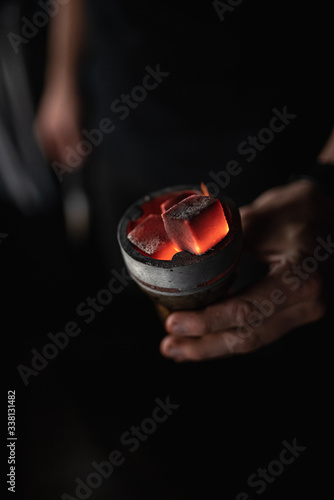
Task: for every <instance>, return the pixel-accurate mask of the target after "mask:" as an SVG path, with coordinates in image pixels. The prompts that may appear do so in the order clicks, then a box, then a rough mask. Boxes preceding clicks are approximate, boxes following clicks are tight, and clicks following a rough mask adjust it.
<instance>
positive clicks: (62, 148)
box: [35, 82, 83, 170]
mask: <svg viewBox="0 0 334 500" xmlns="http://www.w3.org/2000/svg"><path fill="white" fill-rule="evenodd" d="M80 117H81V103H80V99H79V97H78V92H77V91H76V88H75V86H71V85H68V84H66V83H65V82H63V83H59V84H57V85H56V84H54V85H50V86H49V87H48V88H46V90H45V92H44V94H43V96H42V98H41V102H40V104H39V107H38V111H37V115H36V119H35V135H36V139H37V141H38V143H39V145H40V147H41V149H42V151H43V152H44V154H45V156H46V158H47V160H48V161H49V162H53V161H57V162H60V163H62V164H63V165H65V166H67V167H69V170H70V169H72V168H75V169H78V168H80V167H81V166H82V164H83V161H82V159H83V157H82V156H81V157H80V155H75V161H73V159H72V158H73V155H71V151H73V149H74V150H75V149H76V146H77V145H78V143H79V141H80V140H82V136H81V131H80Z"/></svg>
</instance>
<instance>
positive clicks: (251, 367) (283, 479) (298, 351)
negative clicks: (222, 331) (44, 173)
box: [0, 2, 332, 500]
mask: <svg viewBox="0 0 334 500" xmlns="http://www.w3.org/2000/svg"><path fill="white" fill-rule="evenodd" d="M34 8H36V6H35V5H34V2H31V4H29V3H27V4H26V6H25V9H26V11H27V15H29V12H33V10H34ZM45 35H46V30H40V33H39V35H38V36H37V37H35V38H34V39H33V40H31V42H30V43H29V44H28V45H27V50H26V57H27V68H28V72H29V75H30V80H31V85H32V89H33V95H34V99H35V103H36V104H37V102H38V99H39V95H40V92H41V89H42V81H43V69H44V67H43V60H44V55H45V52H44V46H45ZM0 223H1V226H0V232H2V233H6V234H8V236H7V238H6V239H4V240H2V242H1V244H0V265H1V271H0V276H1V291H2V295H3V298H2V301H1V303H2V314H1V330H2V339H3V346H2V357H3V359H4V363H3V366H4V375H5V380H6V384H5V387H4V389H3V399H5V398H6V391H7V390H13V389H15V391H16V404H17V422H16V424H17V437H18V441H17V447H16V453H17V468H16V470H17V493H16V498H20V499H21V498H22V499H23V498H25V499H26V498H29V499H30V498H31V499H36V500H39V499H48V500H49V499H50V500H53V499H59V498H61V495H62V494H63V493H68V494H70V495H73V496H74V497H75V492H74V491H75V478H76V477H80V478H81V479H82V480H84V481H85V479H86V477H87V475H88V474H90V473H91V472H92V471H93V469H92V467H91V463H92V462H93V461H96V462H100V461H102V460H106V459H107V457H108V455H109V453H110V452H111V451H112V450H114V449H120V450H121V451H122V452H123V453H124V456H125V457H126V461H125V463H124V464H123V465H122V466H120V467H119V468H116V469H115V470H114V472H113V474H112V476H111V477H110V478H109V479H106V480H104V481H103V484H102V486H101V487H100V488H98V489H96V490H94V491H93V493H92V494H91V497H90V498H92V499H94V498H96V499H103V500H104V499H113V498H115V499H119V500H123V499H124V500H128V499H131V500H132V499H134V500H142V499H143V500H151V499H152V500H172V499H173V500H178V499H180V500H181V499H182V500H184V499H189V500H190V499H194V498H210V499H216V498H217V499H223V498H224V499H225V498H226V499H233V500H234V499H235V498H236V497H237V495H238V493H240V492H242V491H245V492H248V493H249V496H250V498H252V499H254V498H257V497H258V496H259V497H261V498H264V499H282V498H293V499H295V498H303V497H304V496H306V494H308V495H309V496H313V498H325V497H326V496H327V494H328V493H330V492H331V486H330V473H329V471H328V458H327V454H328V451H329V449H330V444H329V443H330V441H329V439H330V431H331V425H330V424H331V412H330V403H329V401H330V389H331V384H330V376H331V350H330V348H329V342H330V340H329V337H330V335H331V331H332V320H331V316H332V314H331V311H330V310H329V313H328V315H327V317H326V318H324V319H323V320H321V321H319V322H317V323H316V324H313V325H310V326H308V327H303V328H302V329H300V330H298V331H294V332H292V333H291V334H289V335H288V336H286V337H285V338H283V339H281V340H280V341H279V342H277V343H275V344H274V345H272V346H269V347H266V348H263V349H261V350H260V351H258V352H256V353H253V354H250V355H245V356H240V357H234V358H231V359H225V360H215V361H210V362H202V363H194V364H193V363H187V364H175V363H174V362H172V361H168V360H166V359H164V358H162V357H161V355H160V353H159V342H160V340H161V339H162V338H163V336H164V330H163V328H162V326H161V324H160V322H159V320H158V318H157V317H156V315H155V311H154V309H153V306H152V304H151V302H150V301H149V300H148V299H147V297H146V296H144V295H143V294H141V293H139V292H138V290H137V288H136V287H135V286H134V285H133V284H130V285H129V286H127V287H126V289H125V290H124V291H123V292H122V293H121V294H120V295H118V296H114V298H113V301H112V302H111V304H110V305H109V306H106V308H105V310H104V311H103V312H101V313H97V314H96V318H95V320H94V321H93V322H92V323H91V324H89V325H88V324H85V322H84V321H83V318H79V317H78V316H77V314H76V308H77V306H78V304H80V303H81V302H82V301H84V300H85V299H86V297H87V296H91V297H95V296H96V294H97V292H98V291H99V290H100V289H101V288H104V287H105V286H106V284H107V282H108V281H109V279H110V272H109V271H108V270H106V269H105V267H104V266H103V264H102V262H101V259H100V255H99V250H98V248H97V247H96V244H95V240H94V239H88V240H86V241H85V243H84V244H81V245H79V246H73V245H70V244H69V242H68V240H67V238H66V233H65V230H64V219H63V210H62V204H61V193H59V204H58V205H57V206H56V207H55V208H54V210H53V211H50V212H46V213H43V214H42V215H39V216H36V217H33V218H29V219H28V218H25V217H23V216H22V215H20V214H19V213H18V212H17V211H16V210H15V209H14V208H13V207H8V206H6V207H2V210H1V214H0ZM243 272H244V276H245V278H246V276H247V273H248V272H249V269H248V268H247V261H245V267H244V270H243ZM72 320H73V321H77V322H78V324H79V326H80V327H81V328H82V331H81V333H80V335H78V336H77V337H75V338H73V339H70V342H69V345H68V346H67V347H66V349H64V350H63V351H59V354H58V356H57V357H56V358H55V359H54V360H51V361H49V363H48V366H47V367H46V368H45V369H44V370H42V371H41V372H40V373H39V374H38V375H37V376H31V377H29V384H28V386H25V385H24V384H23V381H22V379H21V377H20V376H19V374H18V371H17V366H18V365H19V364H24V365H26V366H30V362H31V357H32V354H31V352H30V351H31V349H33V348H35V349H37V351H39V352H40V350H41V349H42V348H43V346H44V345H45V344H46V343H49V340H48V337H47V334H48V333H49V332H53V333H54V334H55V333H57V332H59V331H63V329H64V325H65V324H66V323H67V322H68V321H72ZM167 396H169V397H170V400H171V402H173V403H177V404H179V405H180V406H179V408H178V409H177V410H176V411H175V413H174V414H173V415H172V416H171V417H170V418H168V420H167V421H166V422H165V423H162V424H160V425H159V427H158V429H157V431H156V432H155V433H154V434H152V435H151V436H149V438H148V440H147V441H146V442H144V443H142V444H141V445H140V447H139V448H138V450H137V451H135V452H133V453H130V452H129V451H128V450H126V449H125V448H124V446H122V445H121V444H120V436H121V435H122V433H123V432H124V431H126V430H127V429H129V428H130V427H131V426H132V425H139V424H140V422H141V421H142V420H143V419H145V418H147V417H150V416H151V414H152V410H153V409H154V407H155V406H156V403H155V399H156V398H161V399H162V400H165V398H166V397H167ZM4 425H5V424H4ZM294 439H296V440H297V443H298V444H299V445H301V446H305V447H307V449H306V450H305V451H304V452H303V453H301V456H300V457H299V458H298V459H297V460H296V461H295V462H294V463H293V464H291V465H289V466H286V468H285V470H284V472H283V473H282V475H281V476H279V477H277V479H276V480H275V482H274V483H273V484H270V485H268V487H267V489H266V491H265V492H264V493H263V494H261V495H258V494H256V492H255V489H254V488H253V489H252V488H250V487H249V486H248V485H247V479H248V477H249V476H250V475H251V474H252V473H254V472H256V471H257V469H258V468H259V467H264V468H266V467H267V465H268V464H269V463H270V462H271V461H272V460H273V459H276V458H277V457H278V455H279V453H280V451H281V450H282V448H283V445H282V441H283V440H287V441H288V442H292V441H293V440H294ZM2 470H3V471H5V470H7V465H6V466H5V467H3V469H2ZM4 490H5V488H4Z"/></svg>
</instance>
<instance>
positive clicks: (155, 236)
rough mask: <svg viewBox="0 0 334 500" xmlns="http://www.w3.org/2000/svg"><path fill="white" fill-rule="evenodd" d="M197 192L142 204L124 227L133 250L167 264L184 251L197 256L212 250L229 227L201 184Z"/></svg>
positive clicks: (170, 196)
mask: <svg viewBox="0 0 334 500" xmlns="http://www.w3.org/2000/svg"><path fill="white" fill-rule="evenodd" d="M201 191H202V193H203V194H200V193H201V192H200V191H197V190H184V191H174V192H171V193H167V194H163V195H161V196H158V197H156V198H154V199H151V200H148V201H147V202H145V203H144V204H143V205H142V206H141V209H142V215H141V216H140V217H139V218H138V219H137V220H134V221H130V222H129V224H128V238H129V240H130V241H131V243H132V245H133V246H134V248H135V249H136V250H137V251H138V252H140V253H142V254H143V255H146V256H148V257H152V258H154V259H158V260H171V259H172V257H173V256H174V255H175V254H176V253H178V252H182V251H185V250H186V251H188V252H190V253H192V254H197V255H201V254H203V253H205V252H207V251H208V250H210V249H211V248H213V247H214V246H215V245H216V244H217V243H218V242H219V241H221V240H222V239H223V238H224V237H225V236H226V235H227V233H228V231H229V227H228V223H227V221H226V217H225V213H224V209H223V207H222V205H221V203H220V201H219V200H218V199H216V198H212V197H211V196H210V195H209V193H208V190H207V188H206V186H205V184H204V183H203V182H202V183H201Z"/></svg>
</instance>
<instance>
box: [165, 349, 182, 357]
mask: <svg viewBox="0 0 334 500" xmlns="http://www.w3.org/2000/svg"><path fill="white" fill-rule="evenodd" d="M167 354H168V356H170V357H171V358H181V357H182V352H181V350H180V349H179V348H178V347H175V346H170V347H169V348H168V350H167Z"/></svg>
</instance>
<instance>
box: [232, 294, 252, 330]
mask: <svg viewBox="0 0 334 500" xmlns="http://www.w3.org/2000/svg"><path fill="white" fill-rule="evenodd" d="M253 311H254V305H253V304H252V303H251V302H249V301H247V300H239V301H238V302H236V303H235V312H234V316H235V321H236V326H243V325H245V324H246V323H248V318H249V317H250V315H251V314H252V312H253Z"/></svg>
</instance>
